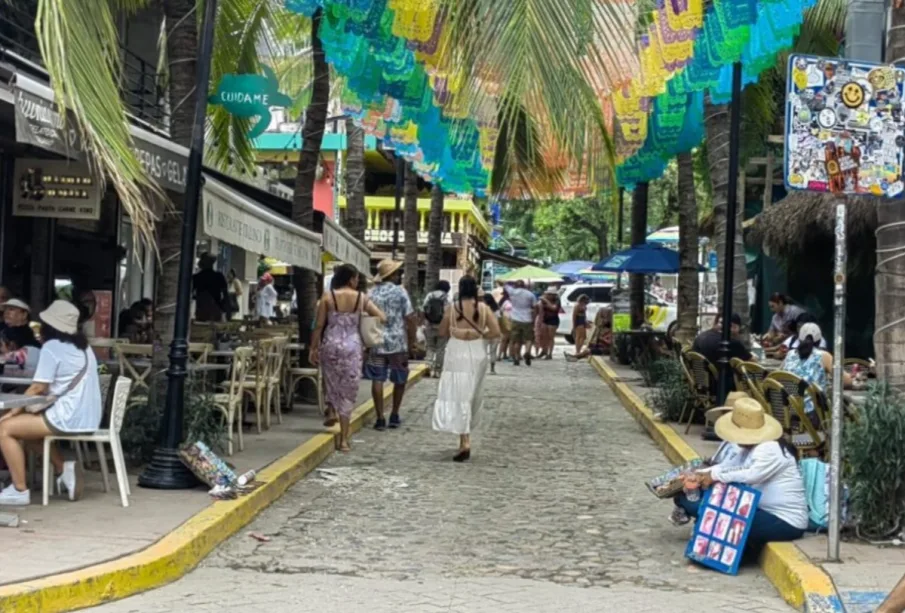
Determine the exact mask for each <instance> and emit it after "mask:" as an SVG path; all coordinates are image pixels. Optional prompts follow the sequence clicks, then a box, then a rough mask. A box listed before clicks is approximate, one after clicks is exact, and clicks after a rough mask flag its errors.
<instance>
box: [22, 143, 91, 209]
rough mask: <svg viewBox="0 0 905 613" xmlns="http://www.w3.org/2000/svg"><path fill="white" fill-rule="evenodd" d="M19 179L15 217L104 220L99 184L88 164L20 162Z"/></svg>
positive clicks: (64, 161) (51, 161)
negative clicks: (101, 218)
mask: <svg viewBox="0 0 905 613" xmlns="http://www.w3.org/2000/svg"><path fill="white" fill-rule="evenodd" d="M15 178H16V188H15V189H13V215H17V216H20V217H54V218H56V219H91V220H96V219H100V216H101V190H100V186H99V182H98V180H97V179H96V178H95V177H94V175H93V174H92V173H91V172H90V170H89V168H88V165H87V164H85V163H84V162H77V161H74V160H37V159H27V158H20V159H17V160H16V164H15Z"/></svg>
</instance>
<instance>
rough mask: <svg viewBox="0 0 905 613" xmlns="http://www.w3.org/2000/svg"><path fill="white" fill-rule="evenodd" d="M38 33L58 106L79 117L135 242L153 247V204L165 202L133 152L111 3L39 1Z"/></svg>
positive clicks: (126, 1) (128, 0)
mask: <svg viewBox="0 0 905 613" xmlns="http://www.w3.org/2000/svg"><path fill="white" fill-rule="evenodd" d="M117 5H118V7H119V8H121V9H129V10H139V9H141V8H143V7H145V6H146V5H147V2H145V1H144V0H117ZM35 30H36V33H37V37H38V44H39V46H40V50H41V55H42V56H43V58H44V64H45V66H46V67H47V72H48V73H49V74H50V82H51V86H52V87H53V90H54V94H55V96H56V100H57V103H58V104H60V105H61V106H62V107H64V108H66V109H68V110H69V111H70V112H72V114H73V116H74V117H75V120H76V123H77V125H78V129H79V131H80V134H81V137H82V142H83V143H84V146H85V149H86V152H87V153H88V156H89V161H90V162H91V164H92V165H93V167H94V170H95V172H96V174H97V175H98V176H99V177H100V178H101V179H102V180H109V181H110V182H111V183H112V184H113V186H114V188H115V189H116V191H117V193H118V194H119V197H120V201H121V202H122V205H123V207H124V208H125V210H126V212H128V214H129V217H130V218H131V219H132V227H133V228H134V231H135V232H136V234H137V236H136V238H140V239H144V241H145V243H147V244H154V240H153V237H154V235H153V232H154V223H155V220H156V219H155V215H154V213H153V211H152V210H151V208H150V207H149V206H148V201H149V197H155V196H156V197H159V198H160V199H161V200H163V199H164V197H163V192H162V191H161V190H160V188H159V187H157V185H156V184H154V183H153V182H152V181H151V179H150V178H149V177H148V175H147V173H146V172H145V171H144V169H143V168H142V166H141V164H140V163H139V161H138V159H137V158H136V156H135V154H134V153H133V150H132V137H131V135H130V133H129V120H128V117H127V114H126V108H125V105H124V104H123V102H122V98H121V96H120V89H119V85H118V80H119V75H120V74H121V72H122V66H121V63H120V51H119V37H118V34H117V29H116V23H115V20H114V14H113V12H112V11H111V5H110V3H109V2H108V0H83V1H81V2H72V1H71V0H39V1H38V12H37V19H36V21H35ZM63 116H64V117H65V113H64V114H63Z"/></svg>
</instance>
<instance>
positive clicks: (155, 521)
mask: <svg viewBox="0 0 905 613" xmlns="http://www.w3.org/2000/svg"><path fill="white" fill-rule="evenodd" d="M422 374H423V367H413V372H412V377H411V378H410V384H411V383H413V382H414V381H417V380H418V379H419V378H420V377H421V375H422ZM385 392H386V394H387V395H389V394H390V393H391V392H392V386H387V389H386V390H385ZM357 402H358V408H357V409H356V411H355V414H354V416H353V430H355V429H356V428H360V427H361V426H362V424H363V423H364V422H365V421H367V420H369V419H370V417H371V415H372V414H373V403H372V402H371V400H370V383H368V382H363V383H362V384H361V386H360V388H359V393H358V399H357ZM321 421H322V417H321V416H320V415H319V414H318V410H317V408H316V407H314V406H306V405H301V404H298V405H296V406H295V407H294V409H293V411H291V412H289V413H285V414H284V415H283V423H282V424H277V423H276V420H275V418H274V420H273V424H272V427H271V429H270V430H265V431H264V432H262V433H261V434H257V432H256V430H255V428H254V427H252V428H251V429H250V430H247V431H246V434H245V450H244V451H242V452H236V453H235V454H234V455H233V456H227V457H225V459H226V460H227V461H228V462H230V463H232V464H234V465H235V468H236V470H237V472H244V471H247V470H249V469H252V468H253V469H255V470H257V471H259V479H260V480H261V481H262V482H263V485H262V486H261V487H260V488H258V490H255V491H254V492H253V493H252V494H249V495H247V496H244V497H241V498H239V499H238V500H234V501H215V500H213V499H211V498H210V497H209V496H208V494H207V490H206V488H204V487H199V488H197V489H194V490H188V491H160V490H148V489H144V488H140V487H138V486H137V483H136V481H137V474H132V475H130V483H131V486H132V496H131V499H130V506H129V507H128V508H123V507H122V506H121V505H120V500H119V496H118V494H117V492H116V490H115V480H114V479H112V477H111V481H113V483H112V484H111V485H112V486H113V489H112V490H111V492H109V493H105V492H104V491H103V484H102V481H101V477H100V473H99V472H96V471H88V472H86V485H85V490H84V496H83V498H82V500H80V501H79V502H77V503H70V502H69V501H68V500H65V499H64V498H61V497H51V500H50V505H49V506H47V507H43V506H41V505H40V494H38V496H37V498H35V497H34V496H33V499H32V501H33V503H32V505H31V506H29V507H24V508H18V509H14V508H10V509H4V512H14V513H17V514H18V515H19V517H20V525H19V527H18V528H0V539H2V541H0V542H3V543H4V545H5V546H3V547H0V611H13V610H15V611H17V612H18V611H21V612H23V613H24V612H25V611H65V610H72V609H75V608H79V607H84V606H90V605H92V604H97V603H100V602H104V601H107V600H111V599H115V598H119V597H123V596H126V595H129V594H132V593H135V592H137V591H142V590H145V589H151V588H153V587H157V586H158V585H161V584H163V583H166V582H168V581H171V580H173V579H175V578H178V577H179V576H181V575H182V574H184V572H187V571H188V570H190V569H191V568H193V567H194V565H195V564H197V562H198V561H200V559H202V558H203V557H204V555H206V553H207V552H208V551H209V550H210V549H211V548H213V547H214V546H216V544H217V543H219V542H220V541H222V540H223V539H225V538H227V537H228V536H229V535H230V534H232V533H234V532H235V531H236V530H238V529H240V528H241V527H242V526H243V525H244V524H245V523H246V522H247V521H248V520H250V519H251V518H252V517H254V515H255V514H256V513H257V512H259V511H260V510H261V509H263V508H264V507H266V506H267V505H268V504H270V503H271V502H273V500H275V499H276V498H277V497H278V496H279V495H280V494H281V493H282V492H283V491H285V489H286V488H287V487H289V485H291V484H292V483H294V482H295V480H297V479H298V478H300V477H301V476H303V475H304V474H306V473H307V471H308V470H311V469H312V468H314V467H315V466H316V465H317V464H318V463H320V461H322V460H323V459H324V458H326V457H328V456H329V454H330V453H331V452H332V450H333V444H332V441H333V436H332V434H331V433H330V431H329V430H327V429H325V428H324V427H323V425H322V424H321ZM262 469H263V470H262ZM214 532H215V533H216V534H214ZM158 550H159V551H158Z"/></svg>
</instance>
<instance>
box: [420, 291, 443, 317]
mask: <svg viewBox="0 0 905 613" xmlns="http://www.w3.org/2000/svg"><path fill="white" fill-rule="evenodd" d="M445 311H446V294H442V295H436V296H431V297H430V298H428V299H427V305H426V307H425V309H424V318H425V319H427V321H428V322H430V323H432V324H439V323H440V322H441V321H443V313H444V312H445Z"/></svg>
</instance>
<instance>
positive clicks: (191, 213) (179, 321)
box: [138, 0, 217, 490]
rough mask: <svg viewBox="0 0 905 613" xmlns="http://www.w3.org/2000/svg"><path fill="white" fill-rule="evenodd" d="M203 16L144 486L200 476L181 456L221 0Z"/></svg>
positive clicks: (210, 2)
mask: <svg viewBox="0 0 905 613" xmlns="http://www.w3.org/2000/svg"><path fill="white" fill-rule="evenodd" d="M203 19H204V21H203V22H202V28H201V42H200V45H199V50H198V64H197V70H198V72H197V78H196V80H195V82H196V83H197V87H198V91H197V92H196V93H195V116H194V118H193V121H194V123H193V126H192V146H191V149H190V150H189V163H188V171H187V176H186V185H185V202H184V206H183V212H182V243H181V245H180V246H181V250H182V254H181V257H180V259H179V286H178V293H177V294H176V319H175V322H174V325H173V342H172V344H171V345H170V367H169V368H168V369H167V378H168V380H169V381H168V384H167V397H166V408H165V409H164V414H163V427H162V433H163V440H162V441H161V444H160V446H159V447H158V448H157V449H155V450H154V457H153V458H152V460H151V463H150V465H148V467H147V468H146V469H145V471H144V472H143V473H142V474H141V476H140V477H139V478H138V484H139V485H140V486H142V487H149V488H155V489H168V490H172V489H185V488H189V487H194V486H195V485H196V484H197V483H198V480H197V479H196V478H195V477H194V475H192V473H191V472H189V470H188V469H187V468H186V467H185V465H184V464H183V463H182V461H181V460H180V459H179V445H180V444H182V421H183V409H184V406H183V403H184V399H185V377H186V374H187V371H186V363H187V361H188V341H187V337H188V327H189V308H190V307H191V301H192V268H193V264H194V262H193V260H194V258H193V254H194V253H195V231H196V229H197V226H198V203H199V200H200V192H201V164H202V152H203V149H204V129H205V116H206V115H207V89H208V82H209V81H210V72H211V53H212V51H213V47H214V23H215V22H216V19H217V0H207V1H206V2H205V3H204V17H203Z"/></svg>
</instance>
